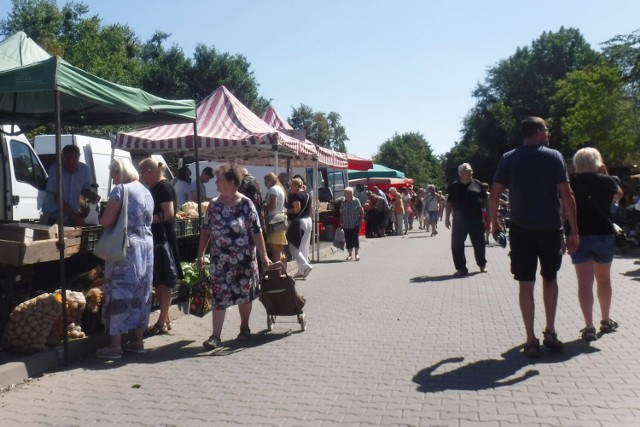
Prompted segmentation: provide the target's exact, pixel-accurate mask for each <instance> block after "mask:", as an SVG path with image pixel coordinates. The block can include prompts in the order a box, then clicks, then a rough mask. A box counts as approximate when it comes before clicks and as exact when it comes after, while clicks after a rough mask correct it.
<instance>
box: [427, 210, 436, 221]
mask: <svg viewBox="0 0 640 427" xmlns="http://www.w3.org/2000/svg"><path fill="white" fill-rule="evenodd" d="M427 213H428V214H429V224H435V223H436V222H438V211H427Z"/></svg>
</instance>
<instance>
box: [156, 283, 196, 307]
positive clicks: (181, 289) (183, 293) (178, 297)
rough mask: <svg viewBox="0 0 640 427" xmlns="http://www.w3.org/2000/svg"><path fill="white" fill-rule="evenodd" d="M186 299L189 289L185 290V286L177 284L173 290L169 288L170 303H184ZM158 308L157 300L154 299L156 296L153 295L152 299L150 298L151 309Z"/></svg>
mask: <svg viewBox="0 0 640 427" xmlns="http://www.w3.org/2000/svg"><path fill="white" fill-rule="evenodd" d="M188 297H189V288H187V287H186V286H182V285H181V284H179V283H178V284H177V285H175V286H174V287H173V288H171V303H174V302H176V301H185V300H186V299H187V298H188ZM158 307H160V304H159V303H158V300H157V299H156V295H155V293H154V294H153V297H152V298H151V308H152V309H156V308H158Z"/></svg>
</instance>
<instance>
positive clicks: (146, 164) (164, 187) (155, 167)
mask: <svg viewBox="0 0 640 427" xmlns="http://www.w3.org/2000/svg"><path fill="white" fill-rule="evenodd" d="M165 169H166V165H164V164H162V162H159V161H157V160H155V159H153V158H151V157H147V158H146V159H144V160H142V161H141V162H140V171H141V173H142V181H143V182H144V183H145V184H147V185H148V186H149V191H150V192H151V195H152V196H153V201H154V207H153V223H152V224H151V232H152V233H153V244H154V260H153V263H154V269H153V286H154V288H155V294H156V298H157V300H158V304H159V306H160V315H159V317H158V321H157V322H156V324H155V325H153V326H152V327H150V328H149V329H147V330H146V331H145V335H146V336H152V335H157V334H166V333H167V332H168V331H169V330H170V329H171V321H170V319H169V308H170V307H171V292H172V289H173V288H174V287H175V286H176V285H177V283H178V279H181V278H182V269H181V268H180V257H179V256H178V239H177V237H176V212H177V209H178V208H177V203H176V193H175V191H174V189H173V187H172V186H171V184H170V183H169V181H168V180H166V179H165V178H164V171H165Z"/></svg>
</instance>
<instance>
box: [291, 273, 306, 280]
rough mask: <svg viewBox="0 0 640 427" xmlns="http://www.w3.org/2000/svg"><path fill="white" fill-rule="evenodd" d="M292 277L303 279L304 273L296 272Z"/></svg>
mask: <svg viewBox="0 0 640 427" xmlns="http://www.w3.org/2000/svg"><path fill="white" fill-rule="evenodd" d="M293 278H294V279H304V274H302V273H296V274H295V275H294V276H293Z"/></svg>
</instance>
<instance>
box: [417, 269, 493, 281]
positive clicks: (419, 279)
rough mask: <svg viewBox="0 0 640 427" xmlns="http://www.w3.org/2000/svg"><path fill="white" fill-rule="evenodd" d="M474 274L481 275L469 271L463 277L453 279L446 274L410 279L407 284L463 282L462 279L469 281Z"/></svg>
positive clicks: (450, 275)
mask: <svg viewBox="0 0 640 427" xmlns="http://www.w3.org/2000/svg"><path fill="white" fill-rule="evenodd" d="M476 274H483V273H480V272H479V271H470V272H469V274H467V275H466V276H464V277H454V275H453V274H447V275H444V276H417V277H412V278H411V279H409V282H411V283H428V282H443V281H445V280H454V279H456V280H458V279H460V280H464V279H469V278H471V277H473V276H475V275H476Z"/></svg>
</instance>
